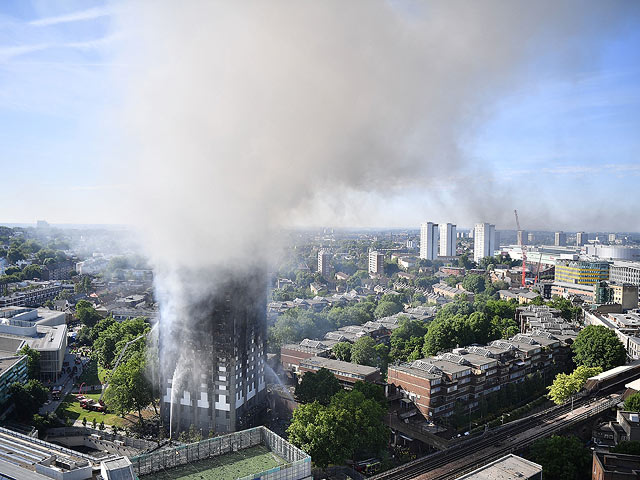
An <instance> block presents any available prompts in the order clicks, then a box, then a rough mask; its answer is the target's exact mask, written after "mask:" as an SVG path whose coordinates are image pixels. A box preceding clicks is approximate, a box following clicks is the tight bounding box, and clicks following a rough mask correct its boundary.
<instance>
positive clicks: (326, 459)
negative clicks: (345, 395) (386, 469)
mask: <svg viewBox="0 0 640 480" xmlns="http://www.w3.org/2000/svg"><path fill="white" fill-rule="evenodd" d="M343 417H344V415H343V412H337V411H335V410H331V409H329V408H327V407H326V406H323V405H321V404H320V403H318V402H313V403H309V404H306V405H299V406H298V408H296V409H295V410H294V411H293V418H292V419H291V425H289V428H287V433H288V435H289V441H290V442H291V443H293V444H294V445H296V446H297V447H299V448H301V449H302V450H304V451H305V452H307V453H308V454H309V455H311V457H312V458H313V462H314V463H315V464H316V465H317V466H318V467H321V468H325V467H327V466H328V465H329V464H331V463H335V464H341V463H343V462H344V461H345V460H346V459H347V458H349V457H350V453H351V451H352V448H353V445H352V444H351V442H352V435H351V432H350V431H349V429H350V427H351V425H349V424H347V423H346V422H345V418H343Z"/></svg>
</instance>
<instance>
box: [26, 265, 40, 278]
mask: <svg viewBox="0 0 640 480" xmlns="http://www.w3.org/2000/svg"><path fill="white" fill-rule="evenodd" d="M22 276H23V278H25V279H26V280H33V279H36V278H42V267H41V266H40V265H27V266H26V267H24V270H22Z"/></svg>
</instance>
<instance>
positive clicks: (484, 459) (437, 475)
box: [371, 397, 618, 480]
mask: <svg viewBox="0 0 640 480" xmlns="http://www.w3.org/2000/svg"><path fill="white" fill-rule="evenodd" d="M593 401H594V400H592V399H589V398H585V397H583V398H580V399H578V400H575V401H574V404H573V408H574V409H580V408H582V407H585V406H588V404H589V403H590V402H593ZM617 402H618V400H617V397H616V398H614V399H608V398H607V397H605V398H601V399H600V402H599V403H597V405H594V407H593V408H589V409H588V410H585V411H583V412H581V413H580V414H577V415H574V416H573V417H568V418H565V419H564V420H563V421H561V422H558V421H557V420H558V419H559V418H560V417H563V416H565V415H567V414H568V413H569V412H570V411H571V403H570V402H568V403H566V404H563V405H560V406H556V407H551V408H549V409H547V410H544V411H542V412H539V413H537V414H534V415H531V416H529V417H526V418H524V419H520V420H516V421H513V422H511V423H509V424H506V425H503V426H502V427H499V428H497V429H495V430H493V431H490V432H488V433H486V434H481V435H479V436H476V437H474V438H470V439H467V440H465V441H463V442H461V443H458V444H456V445H454V446H452V447H450V448H448V449H447V450H443V451H440V452H436V453H434V454H431V455H427V456H425V457H422V458H419V459H416V460H414V461H412V462H409V463H407V464H405V465H401V466H400V467H396V468H394V469H392V470H388V471H386V472H382V473H380V474H378V475H375V476H373V477H371V480H410V479H413V478H416V477H418V476H421V475H425V474H429V473H433V475H425V476H424V477H421V478H424V479H425V480H426V479H429V480H449V479H453V478H457V477H458V476H460V475H462V474H464V473H466V472H468V471H472V470H473V469H475V468H478V467H479V466H481V465H484V464H486V463H488V462H490V461H492V460H494V459H496V458H499V457H501V456H503V455H505V454H507V453H509V452H512V451H515V450H519V449H521V448H524V447H526V446H527V445H529V444H530V443H532V442H534V441H536V440H537V439H539V438H543V437H545V436H548V435H550V434H552V433H553V432H556V431H558V430H561V429H564V428H567V427H568V426H570V425H571V424H574V423H578V422H580V421H582V420H584V419H585V418H587V417H589V416H591V415H595V414H596V413H599V412H601V411H603V410H605V409H607V408H610V407H611V406H613V405H615V404H616V403H617ZM596 410H597V412H596ZM534 428H535V431H534V433H533V434H528V435H526V436H525V437H524V438H519V437H518V436H519V435H521V434H523V433H525V432H529V431H530V430H532V429H534ZM444 467H447V468H446V471H444Z"/></svg>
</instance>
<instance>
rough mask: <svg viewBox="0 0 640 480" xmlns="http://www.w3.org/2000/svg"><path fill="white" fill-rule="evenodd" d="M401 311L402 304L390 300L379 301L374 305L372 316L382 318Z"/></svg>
mask: <svg viewBox="0 0 640 480" xmlns="http://www.w3.org/2000/svg"><path fill="white" fill-rule="evenodd" d="M401 311H402V305H401V304H399V303H396V302H390V301H381V302H379V303H378V306H377V307H376V310H375V313H374V317H375V318H384V317H390V316H391V315H395V314H396V313H398V312H401Z"/></svg>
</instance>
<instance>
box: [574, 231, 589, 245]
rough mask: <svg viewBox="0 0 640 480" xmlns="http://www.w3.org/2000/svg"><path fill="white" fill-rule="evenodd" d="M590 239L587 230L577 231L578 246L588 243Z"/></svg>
mask: <svg viewBox="0 0 640 480" xmlns="http://www.w3.org/2000/svg"><path fill="white" fill-rule="evenodd" d="M588 240H589V235H588V234H586V233H585V232H578V233H576V245H577V246H578V247H581V246H583V245H586V244H587V241H588Z"/></svg>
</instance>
